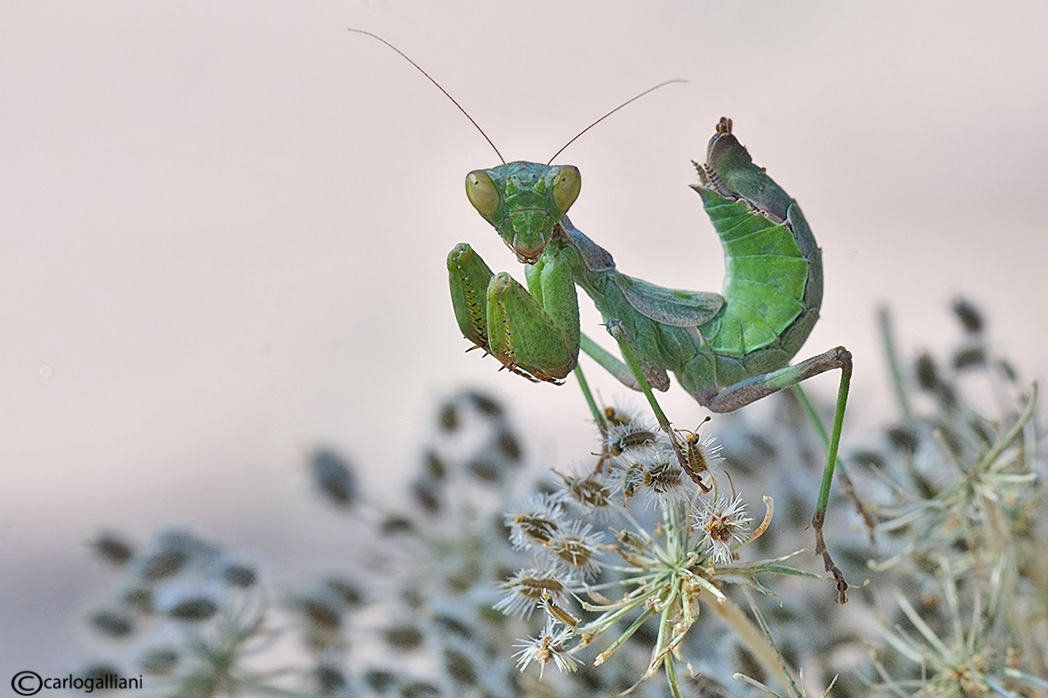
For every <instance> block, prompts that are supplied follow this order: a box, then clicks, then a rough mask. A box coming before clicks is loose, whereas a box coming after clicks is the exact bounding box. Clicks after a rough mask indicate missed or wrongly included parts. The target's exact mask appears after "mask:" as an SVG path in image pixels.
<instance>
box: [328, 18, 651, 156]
mask: <svg viewBox="0 0 1048 698" xmlns="http://www.w3.org/2000/svg"><path fill="white" fill-rule="evenodd" d="M347 30H348V31H351V32H354V33H357V34H363V35H364V36H370V37H371V38H372V39H377V40H378V41H381V42H382V43H384V44H385V45H386V46H388V47H390V48H391V49H393V50H394V51H396V52H397V53H398V54H400V57H401V58H403V59H404V60H405V61H407V62H408V63H410V64H411V65H413V66H414V67H415V70H417V71H418V72H420V73H422V74H423V75H425V76H426V79H428V80H429V81H430V82H431V83H433V84H434V85H436V86H437V89H438V90H440V91H441V92H443V93H444V96H445V97H447V98H448V99H450V100H451V103H452V104H454V105H455V106H456V107H458V110H459V111H460V112H462V113H463V114H465V115H466V118H467V119H469V122H470V123H471V124H473V126H474V127H475V128H476V129H477V130H478V131H480V135H482V136H484V140H486V141H487V142H488V145H490V146H491V149H492V150H494V151H495V154H496V155H498V156H499V160H501V161H502V164H503V165H505V164H506V158H504V157H502V153H500V152H499V149H498V148H496V147H495V144H494V143H492V142H491V139H490V138H488V134H486V133H484V129H482V128H481V127H480V124H478V123H477V122H476V121H474V120H473V117H472V116H470V115H469V112H468V111H466V110H465V109H463V108H462V105H461V104H459V103H458V101H456V99H455V98H454V97H452V96H451V94H449V93H448V91H447V90H445V89H444V88H443V87H441V85H440V83H439V82H437V81H436V80H434V79H433V76H432V75H430V74H429V73H427V72H426V71H425V70H423V69H422V66H420V65H419V64H418V63H416V62H415V61H413V60H411V58H409V57H408V55H407V54H406V53H404V52H403V51H401V50H400V49H399V48H397V47H396V46H394V45H393V44H391V43H389V42H388V41H386V40H385V39H383V38H382V37H381V36H379V35H378V34H372V33H371V32H369V31H364V30H363V29H354V28H353V27H347ZM660 87H661V85H660ZM652 89H654V88H652ZM650 91H651V90H649V92H650ZM634 99H636V97H634ZM630 101H633V100H630ZM628 103H629V102H627V104H628ZM623 106H625V105H623ZM579 135H582V134H579ZM576 138H578V136H576ZM561 150H563V148H561Z"/></svg>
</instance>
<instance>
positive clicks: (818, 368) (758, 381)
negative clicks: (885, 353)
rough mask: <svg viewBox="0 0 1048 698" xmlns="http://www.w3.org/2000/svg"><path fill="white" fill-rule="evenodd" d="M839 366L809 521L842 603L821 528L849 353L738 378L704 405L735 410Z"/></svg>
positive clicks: (842, 586)
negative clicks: (816, 495) (830, 422)
mask: <svg viewBox="0 0 1048 698" xmlns="http://www.w3.org/2000/svg"><path fill="white" fill-rule="evenodd" d="M838 368H839V369H840V370H841V380H840V384H839V385H838V387H837V407H836V410H835V411H834V416H833V431H832V432H831V433H830V438H829V444H828V446H827V448H826V451H827V453H826V466H825V467H824V468H823V471H822V485H821V487H820V489H819V499H818V501H817V502H816V504H815V515H814V516H813V517H812V520H811V523H812V528H813V529H814V530H815V554H816V555H819V556H821V557H822V560H823V563H824V564H825V566H826V571H827V572H829V573H830V574H832V575H833V578H834V579H835V580H836V581H837V600H838V601H839V602H840V603H844V602H846V601H847V600H848V597H847V594H846V592H847V590H848V582H847V581H845V579H844V573H843V572H841V570H840V568H839V567H837V565H836V564H835V563H834V562H833V558H832V557H831V556H830V552H829V550H828V549H827V548H826V540H825V538H824V536H823V527H824V525H825V523H826V509H827V507H828V506H829V501H830V485H831V484H832V482H833V470H834V466H836V464H837V451H838V449H839V447H840V442H841V430H842V429H843V427H844V410H845V407H846V406H847V404H848V389H849V387H850V386H851V376H852V355H851V352H849V351H848V350H847V349H845V348H844V347H836V348H835V349H831V350H829V351H827V352H825V353H823V354H819V355H818V356H814V357H812V358H810V359H807V360H805V361H802V362H800V363H799V364H796V365H795V366H787V367H786V368H782V369H779V370H778V371H771V372H770V373H765V374H762V375H759V376H754V377H753V378H749V379H747V380H744V381H740V382H738V383H736V384H735V385H731V386H728V387H726V388H723V389H721V390H720V391H718V392H717V393H715V394H713V395H712V396H710V397H709V398H708V401H707V405H706V406H707V407H709V408H710V409H711V410H713V411H714V412H734V411H735V410H737V409H739V408H740V407H745V406H746V405H748V404H750V403H751V402H755V401H757V400H760V399H761V398H762V397H766V396H768V395H771V394H772V393H775V392H778V391H780V390H782V389H783V388H789V387H792V386H797V385H798V384H799V383H801V381H805V380H807V379H809V378H812V377H813V376H817V375H819V374H820V373H825V372H826V371H832V370H833V369H838Z"/></svg>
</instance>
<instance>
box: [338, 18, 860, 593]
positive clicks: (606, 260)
mask: <svg viewBox="0 0 1048 698" xmlns="http://www.w3.org/2000/svg"><path fill="white" fill-rule="evenodd" d="M352 31H357V32H359V33H363V34H367V35H369V36H372V37H374V38H376V39H378V40H379V41H382V42H383V43H384V44H386V45H387V46H389V47H390V48H392V49H393V50H394V51H396V52H397V53H399V54H400V55H401V56H402V57H404V58H405V59H406V60H408V61H409V62H410V63H411V64H412V65H414V66H415V67H416V68H417V69H418V70H419V71H421V72H422V73H423V74H424V75H425V76H426V77H427V78H429V79H430V80H431V81H432V82H433V83H434V84H435V85H436V86H437V87H438V88H439V89H440V90H441V91H442V92H444V94H445V95H447V96H448V98H449V99H451V100H452V102H454V103H455V105H456V106H458V107H459V109H460V110H462V111H463V113H465V110H464V109H462V107H461V106H459V104H458V102H456V101H455V100H454V99H453V98H452V97H451V95H449V94H448V93H447V92H446V91H445V90H444V88H442V87H441V86H440V85H439V84H438V83H437V82H436V81H435V80H433V78H431V77H430V76H429V75H428V74H427V73H426V72H425V71H424V70H422V68H421V67H419V66H418V65H417V64H416V63H415V62H414V61H412V60H411V59H410V58H408V57H407V56H406V55H405V54H404V53H402V52H401V51H400V50H399V49H397V48H396V47H394V46H392V44H389V42H387V41H385V40H384V39H382V38H381V37H378V36H376V35H374V34H370V33H369V32H362V31H360V30H352ZM660 87H661V86H660ZM652 89H657V88H652ZM650 91H651V90H649V92H650ZM643 94H646V93H642V95H639V96H643ZM639 96H638V97H639ZM634 99H637V97H635V98H634ZM630 101H633V100H630ZM628 103H629V102H627V103H626V104H628ZM621 106H625V104H624V105H621ZM621 106H620V107H618V108H621ZM618 108H616V110H617V109H618ZM616 110H612V112H614V111H616ZM612 112H609V113H608V114H606V115H605V117H606V116H608V115H610V114H611V113H612ZM466 116H467V118H470V121H471V122H473V119H472V118H471V117H469V115H468V114H466ZM605 117H602V119H603V118H605ZM598 121H599V120H598ZM473 123H474V126H476V122H473ZM477 128H478V130H480V127H479V126H477ZM587 130H588V129H587ZM481 133H482V134H483V131H481ZM579 135H581V134H579ZM484 137H485V138H487V136H486V135H485V136H484ZM576 137H577V136H576ZM488 142H489V143H491V141H490V139H489V140H488ZM491 145H492V147H493V148H494V144H493V143H492V144H491ZM565 147H566V146H565ZM562 150H563V149H562ZM495 151H496V153H497V152H498V149H497V148H495ZM557 154H558V155H559V151H558V153H557ZM499 157H500V159H501V155H500V156H499ZM554 157H556V155H554ZM551 161H552V158H551ZM695 166H696V169H697V172H698V177H699V183H698V184H695V185H692V189H694V190H695V192H696V193H698V195H699V197H700V198H701V200H702V204H703V206H704V208H705V210H706V214H707V215H708V216H709V218H710V221H711V222H712V223H713V226H714V229H715V230H716V232H717V234H718V236H719V237H720V239H721V244H722V246H723V248H724V258H725V268H726V278H725V281H724V287H723V290H722V292H721V293H710V292H701V291H684V290H677V289H670V288H665V287H662V286H657V285H655V284H653V283H650V282H648V281H644V280H642V279H639V278H635V277H631V276H628V275H626V274H623V273H622V272H620V271H618V269H617V268H616V266H615V262H614V260H613V258H612V256H611V254H610V253H609V252H608V251H606V250H605V249H604V248H602V247H601V246H599V245H598V244H597V243H595V242H593V241H592V240H591V239H590V238H588V237H587V236H586V235H584V234H583V233H582V232H581V231H580V230H579V229H578V228H576V227H575V226H574V225H573V224H572V222H571V220H570V219H569V218H568V216H567V214H568V211H569V209H570V208H571V206H572V204H574V203H575V201H576V200H577V199H578V197H579V194H580V192H581V189H582V177H581V173H580V172H579V170H578V168H576V167H574V166H571V165H551V164H548V163H547V164H541V163H535V162H525V161H516V162H510V163H506V162H505V160H504V159H503V162H502V164H500V165H497V166H495V167H492V168H489V169H482V170H474V171H472V172H470V173H469V174H468V175H467V176H466V196H467V197H468V199H469V201H470V203H471V204H472V205H473V207H474V208H475V209H476V210H477V212H478V213H479V214H480V215H481V217H482V218H483V219H484V220H485V221H487V222H488V224H490V225H491V226H492V227H493V228H494V229H495V231H496V232H497V233H498V234H499V236H500V237H501V238H502V240H503V242H504V243H505V244H506V245H507V246H508V247H509V248H510V249H511V250H512V251H513V253H514V254H515V255H516V257H517V260H518V261H519V262H521V263H522V264H523V265H524V275H525V279H526V281H527V288H524V286H522V285H521V284H520V283H519V282H517V281H516V280H515V279H513V277H512V276H510V275H509V274H508V273H506V272H500V273H497V274H496V273H493V272H492V271H491V269H490V268H489V267H488V265H487V264H486V263H485V262H484V260H483V259H481V257H480V256H479V255H478V254H477V253H476V252H475V251H474V250H473V249H472V248H471V247H470V246H469V245H468V244H466V243H460V244H459V245H457V246H456V247H455V248H454V249H453V250H452V251H451V253H450V254H449V255H448V259H447V267H448V272H449V278H450V286H451V298H452V305H453V307H454V311H455V317H456V320H457V323H458V326H459V329H460V331H461V332H462V335H463V336H464V337H465V338H466V339H468V340H469V341H470V342H472V343H473V345H474V347H476V348H480V349H482V350H483V351H485V352H486V353H488V354H491V355H493V356H494V357H495V358H497V359H498V360H499V361H500V362H501V363H502V365H503V367H505V368H506V369H508V370H510V371H512V372H514V373H517V374H519V375H522V376H524V377H526V378H529V379H530V380H534V381H549V382H556V383H559V382H560V381H561V380H562V379H564V378H565V377H567V375H568V374H569V373H571V372H573V371H574V372H576V375H577V376H578V378H579V381H580V384H581V385H582V387H583V392H584V393H585V394H586V396H587V401H588V402H589V404H590V407H591V409H592V410H593V411H594V413H595V416H596V417H597V419H598V420H599V419H600V415H599V412H598V411H597V410H596V406H595V403H594V402H593V400H592V397H591V396H590V395H589V391H588V388H587V387H586V383H585V379H584V378H583V376H582V374H581V370H580V369H579V368H578V360H579V351H580V350H581V351H583V352H585V353H586V354H587V355H588V356H590V357H591V358H592V359H593V360H594V361H596V362H597V363H598V364H599V365H600V366H602V367H603V368H605V369H606V370H607V371H609V372H610V373H611V374H612V375H614V376H615V377H616V378H617V379H618V380H619V381H621V382H622V383H623V384H624V385H626V386H628V387H630V388H633V389H636V390H640V391H642V392H644V394H645V396H646V397H647V399H648V401H649V403H650V404H651V406H652V409H653V411H654V412H655V414H656V417H657V418H658V420H659V423H660V425H661V427H662V429H663V430H664V431H665V432H666V434H667V435H668V437H669V439H670V441H671V443H672V444H673V445H674V449H675V451H676V452H677V455H678V458H679V460H680V462H681V467H682V468H683V469H684V470H685V472H687V473H688V474H689V475H690V476H692V478H693V479H695V480H696V482H697V483H698V484H699V485H700V486H702V487H703V488H705V485H703V484H702V482H701V479H700V478H699V476H698V475H697V474H695V473H693V472H692V471H691V470H690V469H689V467H688V463H687V458H686V456H685V455H684V452H683V449H682V447H681V444H680V442H679V438H678V437H677V436H676V434H675V432H674V430H673V429H672V427H671V426H670V423H669V421H668V419H667V418H666V416H665V414H664V413H663V412H662V410H661V409H660V408H659V406H658V403H657V401H656V399H655V397H654V393H653V392H652V389H653V388H654V389H657V390H660V391H665V390H667V389H668V388H669V385H670V381H669V376H668V372H672V373H673V374H674V376H675V377H676V379H677V381H678V383H680V385H681V387H683V388H684V389H685V390H686V391H687V392H688V393H689V394H690V395H691V396H692V397H693V398H695V400H696V401H697V402H698V403H699V404H700V405H702V406H704V407H706V408H708V409H709V410H711V411H713V412H717V413H725V412H733V411H735V410H737V409H740V408H742V407H745V406H746V405H749V404H750V403H752V402H755V401H757V400H760V399H761V398H763V397H766V396H768V395H771V394H772V393H775V392H778V391H780V390H782V389H784V388H791V387H794V386H798V384H799V383H801V382H802V381H805V380H807V379H809V378H812V377H813V376H817V375H819V374H821V373H824V372H826V371H830V370H834V369H840V371H841V375H840V383H839V386H838V391H837V404H836V411H835V415H834V422H833V429H832V431H831V433H830V435H829V437H828V438H827V439H826V440H827V442H828V443H827V461H826V466H825V468H824V471H823V477H822V485H821V488H820V492H819V498H818V501H817V503H816V510H815V515H814V517H813V519H812V526H813V528H814V530H815V538H816V549H815V552H816V554H818V555H820V556H822V558H823V561H824V563H825V567H826V570H827V571H828V572H830V573H831V574H832V575H833V577H834V578H835V580H836V582H837V589H838V600H839V601H841V602H842V603H843V602H844V601H845V600H846V594H845V592H846V590H847V588H848V584H847V582H846V581H845V578H844V575H843V573H842V572H841V571H840V569H839V568H838V567H837V566H836V564H834V562H833V560H832V558H831V556H830V554H829V551H828V550H827V547H826V544H825V540H824V537H823V525H824V522H825V517H826V509H827V506H828V503H829V495H830V485H831V482H832V479H833V472H834V466H835V465H836V463H837V451H838V447H839V444H840V437H841V431H842V428H843V423H844V412H845V406H846V404H847V399H848V388H849V385H850V381H851V374H852V358H851V354H850V352H848V350H847V349H845V348H844V347H842V346H839V347H835V348H833V349H830V350H829V351H827V352H824V353H822V354H819V355H818V356H814V357H812V358H809V359H806V360H804V361H801V362H800V363H797V364H794V365H790V363H789V362H790V360H791V359H792V358H793V357H794V356H795V355H796V354H797V353H798V351H800V348H801V346H802V345H803V344H804V342H805V340H806V339H807V338H808V335H809V334H810V333H811V330H812V328H813V327H814V325H815V322H816V320H817V319H818V316H819V309H820V306H821V303H822V292H823V273H822V257H821V251H820V249H819V247H818V246H817V244H816V242H815V238H814V236H813V235H812V232H811V229H810V228H809V227H808V223H807V221H806V220H805V218H804V215H803V214H802V213H801V209H800V207H799V206H798V204H797V202H796V201H795V200H794V199H793V198H791V197H790V196H789V194H787V193H786V192H785V191H784V190H783V189H782V188H781V187H780V186H779V185H778V184H777V183H776V182H775V181H774V180H773V179H772V178H771V177H769V176H768V175H767V173H766V172H765V171H764V169H763V168H761V167H758V166H757V165H756V164H754V162H753V160H752V158H751V157H750V154H749V152H748V151H747V150H746V148H745V147H744V146H743V145H742V144H741V143H740V142H739V141H738V139H737V138H736V137H735V135H734V134H733V132H732V121H731V120H730V119H727V118H721V120H720V122H719V123H718V124H717V127H716V132H715V133H714V135H713V137H712V138H711V139H710V142H709V146H708V148H707V152H706V159H705V162H703V163H701V164H700V163H695ZM576 288H581V289H582V290H583V291H584V292H585V293H586V295H587V296H589V298H590V300H591V301H592V302H593V304H594V305H595V306H596V308H597V310H598V311H599V312H600V314H601V316H602V317H603V319H604V323H605V326H606V327H607V330H608V332H609V333H610V334H611V335H612V336H613V337H614V338H615V340H616V342H617V344H618V346H619V348H620V351H621V353H622V358H621V359H620V358H618V357H616V356H614V355H613V354H611V353H610V352H608V351H606V350H605V349H603V348H602V347H600V346H599V345H598V344H597V343H596V342H594V341H593V340H592V339H590V338H589V337H587V336H586V335H585V334H583V333H582V331H581V326H580V321H579V304H578V293H577V290H576ZM798 387H799V386H798ZM816 423H817V425H818V427H819V429H820V431H823V433H825V432H824V430H823V429H822V425H821V422H819V421H818V420H817V418H816Z"/></svg>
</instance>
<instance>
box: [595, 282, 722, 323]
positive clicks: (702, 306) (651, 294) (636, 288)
mask: <svg viewBox="0 0 1048 698" xmlns="http://www.w3.org/2000/svg"><path fill="white" fill-rule="evenodd" d="M615 285H616V286H618V287H619V290H620V291H622V294H623V295H624V296H626V300H628V301H629V304H630V305H631V306H633V309H634V310H636V311H637V312H638V313H640V314H641V315H643V316H645V317H647V318H650V319H652V320H654V321H655V322H661V323H662V324H664V325H670V326H672V327H698V326H699V325H702V324H704V323H706V322H709V321H710V320H712V319H713V316H714V315H716V314H717V313H718V312H719V311H720V309H721V308H722V307H723V306H724V296H722V295H720V294H719V293H709V292H705V291H681V290H677V289H673V288H666V287H664V286H656V285H655V284H653V283H650V282H648V281H644V280H643V279H637V278H635V277H632V276H626V275H625V274H616V275H615Z"/></svg>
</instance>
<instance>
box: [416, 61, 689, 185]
mask: <svg viewBox="0 0 1048 698" xmlns="http://www.w3.org/2000/svg"><path fill="white" fill-rule="evenodd" d="M427 77H428V76H427ZM676 82H687V80H682V79H680V78H676V79H674V80H667V81H666V82H660V83H659V84H658V85H656V86H655V87H649V88H648V89H646V90H644V91H643V92H641V93H640V94H639V95H636V96H635V97H631V98H629V99H627V100H626V101H625V102H623V103H622V104H620V105H619V106H617V107H615V108H614V109H612V110H611V111H609V112H608V113H607V114H605V115H604V116H602V117H600V118H599V119H597V120H596V121H594V122H593V123H592V124H590V125H589V126H587V127H586V128H584V129H582V130H581V131H579V132H578V133H577V134H575V137H574V138H572V139H571V140H570V141H568V142H567V143H565V144H564V145H563V146H561V149H560V150H558V151H557V152H555V153H553V157H551V158H550V159H549V160H547V161H546V164H547V165H548V164H550V163H551V162H553V158H555V157H557V156H558V155H560V154H561V153H563V152H564V151H565V150H567V149H568V146H569V145H571V144H572V143H574V142H575V141H577V140H578V139H579V138H580V137H581V136H582V134H584V133H585V132H586V131H589V130H590V129H591V128H593V127H594V126H596V125H597V124H599V123H600V122H601V121H604V119H607V118H608V117H609V116H611V115H612V114H614V113H615V112H617V111H618V110H619V109H622V108H623V107H625V106H626V105H628V104H632V103H633V102H636V101H637V100H638V99H640V98H641V97H644V96H645V95H649V94H651V93H652V92H654V91H655V90H657V89H659V88H660V87H665V86H666V85H672V84H673V83H676ZM460 108H461V107H460Z"/></svg>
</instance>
